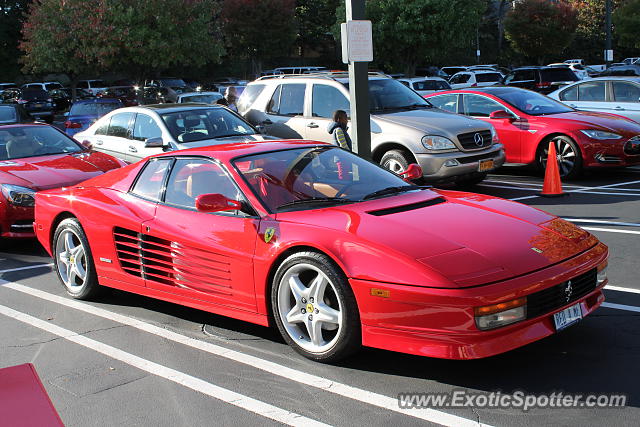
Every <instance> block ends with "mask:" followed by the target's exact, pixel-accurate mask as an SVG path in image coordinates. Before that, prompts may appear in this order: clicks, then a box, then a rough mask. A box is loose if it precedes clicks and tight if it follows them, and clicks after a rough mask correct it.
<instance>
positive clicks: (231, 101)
mask: <svg viewBox="0 0 640 427" xmlns="http://www.w3.org/2000/svg"><path fill="white" fill-rule="evenodd" d="M224 98H225V99H226V100H227V107H228V108H229V109H231V110H233V111H235V112H238V106H237V105H236V101H237V100H238V92H237V91H236V88H235V87H233V86H229V87H227V89H226V90H225V91H224Z"/></svg>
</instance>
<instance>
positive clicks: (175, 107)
mask: <svg viewBox="0 0 640 427" xmlns="http://www.w3.org/2000/svg"><path fill="white" fill-rule="evenodd" d="M211 108H224V106H222V105H203V104H196V103H191V102H189V103H184V104H150V105H138V106H136V107H127V108H122V109H120V110H119V111H139V110H152V111H156V112H158V113H160V112H162V113H179V112H181V111H191V110H208V109H211Z"/></svg>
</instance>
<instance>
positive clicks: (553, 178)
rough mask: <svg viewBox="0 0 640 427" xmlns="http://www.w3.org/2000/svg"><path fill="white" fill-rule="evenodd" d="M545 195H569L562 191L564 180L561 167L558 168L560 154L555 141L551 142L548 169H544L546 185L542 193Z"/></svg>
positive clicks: (541, 194)
mask: <svg viewBox="0 0 640 427" xmlns="http://www.w3.org/2000/svg"><path fill="white" fill-rule="evenodd" d="M539 195H540V196H544V197H561V196H568V194H567V193H563V192H562V181H561V180H560V169H559V168H558V156H557V154H556V145H555V144H554V143H553V141H550V142H549V155H548V156H547V169H546V170H545V171H544V185H543V186H542V193H539Z"/></svg>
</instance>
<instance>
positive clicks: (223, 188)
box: [164, 159, 242, 210]
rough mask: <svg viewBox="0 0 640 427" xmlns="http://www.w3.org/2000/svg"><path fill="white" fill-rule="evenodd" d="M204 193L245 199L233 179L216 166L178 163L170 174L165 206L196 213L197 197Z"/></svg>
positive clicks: (203, 162) (200, 162)
mask: <svg viewBox="0 0 640 427" xmlns="http://www.w3.org/2000/svg"><path fill="white" fill-rule="evenodd" d="M202 194H222V195H223V196H225V197H226V198H228V199H231V200H242V195H241V193H240V191H239V190H238V188H237V187H236V186H235V184H234V183H233V180H232V179H231V178H230V177H229V175H227V173H226V172H225V170H224V169H223V168H222V167H221V166H220V165H218V164H217V163H215V162H212V161H211V160H207V159H178V160H176V162H175V164H174V166H173V169H172V170H171V175H169V181H168V183H167V191H166V195H165V199H164V201H165V203H167V204H169V205H175V206H179V207H183V208H187V209H194V210H195V209H196V198H197V197H198V196H200V195H202Z"/></svg>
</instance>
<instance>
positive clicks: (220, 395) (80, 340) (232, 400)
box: [0, 305, 327, 427]
mask: <svg viewBox="0 0 640 427" xmlns="http://www.w3.org/2000/svg"><path fill="white" fill-rule="evenodd" d="M0 314H3V315H4V316H7V317H10V318H12V319H15V320H18V321H20V322H23V323H26V324H28V325H31V326H33V327H35V328H38V329H42V330H44V331H46V332H49V333H51V334H53V335H57V336H59V337H61V338H64V339H65V340H67V341H71V342H73V343H75V344H78V345H81V346H83V347H86V348H89V349H91V350H93V351H96V352H98V353H102V354H104V355H105V356H108V357H111V358H113V359H116V360H119V361H121V362H124V363H126V364H128V365H131V366H133V367H136V368H138V369H141V370H143V371H146V372H148V373H150V374H153V375H156V376H159V377H162V378H165V379H167V380H169V381H173V382H175V383H177V384H180V385H182V386H184V387H187V388H190V389H192V390H194V391H197V392H200V393H203V394H206V395H208V396H211V397H213V398H214V399H217V400H220V401H223V402H225V403H228V404H230V405H233V406H237V407H239V408H242V409H245V410H247V411H249V412H253V413H255V414H258V415H261V416H263V417H265V418H270V419H272V420H274V421H278V422H281V423H283V424H287V425H291V426H318V427H320V426H327V424H324V423H321V422H319V421H316V420H313V419H311V418H307V417H304V416H302V415H299V414H296V413H294V412H290V411H287V410H284V409H281V408H278V407H276V406H273V405H270V404H268V403H264V402H261V401H259V400H256V399H253V398H251V397H248V396H245V395H243V394H240V393H236V392H234V391H231V390H227V389H225V388H222V387H218V386H216V385H214V384H211V383H208V382H206V381H204V380H201V379H199V378H196V377H193V376H191V375H187V374H185V373H182V372H180V371H177V370H175V369H172V368H169V367H166V366H163V365H160V364H157V363H154V362H151V361H149V360H146V359H143V358H141V357H138V356H135V355H133V354H131V353H127V352H126V351H123V350H120V349H118V348H115V347H112V346H110V345H107V344H104V343H102V342H100V341H96V340H93V339H91V338H87V337H85V336H83V335H78V334H77V333H75V332H73V331H70V330H68V329H65V328H61V327H59V326H56V325H52V324H51V323H49V322H46V321H44V320H41V319H38V318H35V317H33V316H30V315H28V314H25V313H22V312H19V311H16V310H13V309H12V308H9V307H6V306H4V305H0Z"/></svg>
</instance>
